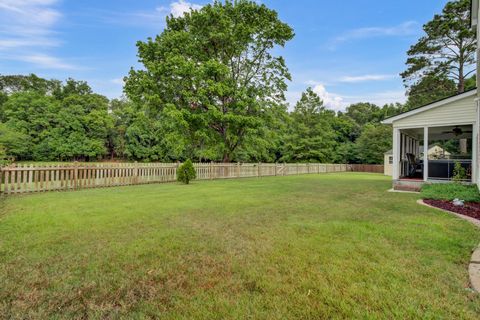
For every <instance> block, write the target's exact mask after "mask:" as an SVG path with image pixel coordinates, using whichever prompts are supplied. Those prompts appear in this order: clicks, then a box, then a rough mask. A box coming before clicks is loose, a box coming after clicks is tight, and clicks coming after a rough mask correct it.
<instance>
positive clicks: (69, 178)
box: [0, 163, 376, 195]
mask: <svg viewBox="0 0 480 320" xmlns="http://www.w3.org/2000/svg"><path fill="white" fill-rule="evenodd" d="M178 166H179V164H178V163H95V164H92V163H64V164H55V165H39V164H30V165H26V164H13V165H10V166H7V167H3V168H0V194H3V195H9V194H20V193H29V192H45V191H55V190H57V191H61V190H79V189H88V188H98V187H111V186H125V185H135V184H146V183H163V182H174V181H176V173H177V168H178ZM194 166H195V169H196V171H197V179H199V180H210V179H231V178H246V177H266V176H288V175H298V174H312V173H315V174H318V173H330V172H345V171H357V170H355V168H354V167H352V165H346V164H320V163H304V164H302V163H290V164H287V163H195V164H194ZM362 168H363V169H362V171H363V172H365V171H367V170H366V169H365V168H366V167H362ZM372 170H375V171H370V172H376V168H374V169H372Z"/></svg>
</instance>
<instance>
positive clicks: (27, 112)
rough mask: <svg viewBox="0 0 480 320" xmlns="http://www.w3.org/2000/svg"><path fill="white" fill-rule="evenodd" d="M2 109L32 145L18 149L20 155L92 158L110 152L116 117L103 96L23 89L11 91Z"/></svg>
mask: <svg viewBox="0 0 480 320" xmlns="http://www.w3.org/2000/svg"><path fill="white" fill-rule="evenodd" d="M59 90H61V91H63V89H62V88H60V89H59ZM2 109H3V117H4V120H5V122H6V124H7V125H8V127H9V128H10V129H12V130H14V131H15V132H17V133H18V134H23V135H24V136H25V137H26V141H28V142H29V143H30V146H31V147H30V148H29V150H28V154H21V153H20V152H14V154H13V155H14V156H16V157H17V158H18V159H33V160H73V159H79V160H89V159H98V158H100V157H103V156H104V155H105V154H106V153H107V149H106V139H107V137H108V132H109V130H110V129H111V127H112V126H113V121H112V119H111V117H110V116H109V114H108V99H107V98H105V97H103V96H100V95H97V94H92V93H88V92H85V91H82V90H79V91H78V92H73V91H70V92H69V94H68V95H67V94H65V95H60V96H56V95H51V94H45V93H44V92H42V91H35V90H30V91H20V92H15V93H13V94H10V95H9V96H8V100H7V101H6V102H5V103H4V104H3V105H2ZM9 149H10V148H9V147H8V146H7V151H9Z"/></svg>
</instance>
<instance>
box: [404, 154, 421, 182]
mask: <svg viewBox="0 0 480 320" xmlns="http://www.w3.org/2000/svg"><path fill="white" fill-rule="evenodd" d="M406 156H407V161H408V173H407V176H408V177H409V178H412V177H415V176H416V175H417V173H420V174H421V173H422V172H423V164H421V163H420V162H419V161H418V160H417V158H416V157H415V155H414V154H413V153H407V154H406Z"/></svg>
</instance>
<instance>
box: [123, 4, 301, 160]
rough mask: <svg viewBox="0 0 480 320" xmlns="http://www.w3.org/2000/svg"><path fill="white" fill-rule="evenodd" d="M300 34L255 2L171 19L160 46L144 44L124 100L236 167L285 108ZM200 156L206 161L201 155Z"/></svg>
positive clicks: (208, 7)
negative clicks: (172, 121)
mask: <svg viewBox="0 0 480 320" xmlns="http://www.w3.org/2000/svg"><path fill="white" fill-rule="evenodd" d="M292 37H293V30H292V28H291V27H290V26H288V25H287V24H286V23H283V22H282V21H280V20H279V18H278V15H277V13H276V12H275V11H273V10H271V9H268V8H267V7H266V6H265V5H263V4H258V3H256V2H254V1H235V2H231V1H225V2H224V3H222V2H220V1H215V2H214V3H213V4H208V5H206V6H204V7H202V8H201V9H199V10H193V11H191V12H189V13H186V14H185V15H183V16H181V17H173V16H170V17H169V18H167V25H166V28H165V30H164V31H163V32H162V33H161V34H160V35H158V36H157V37H156V38H155V39H148V40H147V41H146V42H141V41H140V42H138V43H137V46H138V55H139V58H140V62H141V63H142V64H143V66H144V67H145V70H131V71H130V74H129V76H128V77H127V78H126V86H125V92H126V93H127V96H128V97H129V98H130V99H131V100H132V101H134V102H137V103H141V104H144V105H147V106H148V107H150V108H151V109H153V110H155V111H159V112H160V113H161V114H163V113H170V114H171V115H172V116H174V117H176V118H177V121H179V122H180V123H181V122H183V121H184V122H185V123H188V125H187V127H185V126H184V127H183V128H181V129H182V130H184V131H187V132H189V136H188V141H186V142H187V143H188V146H187V148H192V149H193V148H195V147H196V148H199V147H200V146H201V147H200V149H199V150H201V153H202V155H204V156H208V157H212V156H214V158H217V156H216V154H217V153H218V154H219V155H220V159H221V160H223V161H231V160H232V157H233V156H234V152H235V151H236V150H238V149H239V148H240V147H241V146H242V145H244V144H245V143H247V142H248V141H249V136H250V135H255V134H257V131H258V129H259V128H260V127H261V126H262V125H263V122H262V115H263V114H264V113H265V112H266V110H267V109H269V108H272V107H273V106H274V105H275V104H281V103H283V101H284V91H285V90H286V83H285V81H286V80H287V79H290V74H289V73H288V70H287V67H286V64H285V61H284V59H283V58H282V57H281V56H275V55H274V54H273V49H274V48H275V47H276V46H284V45H285V43H286V42H287V41H288V40H290V39H291V38H292ZM200 156H201V155H200Z"/></svg>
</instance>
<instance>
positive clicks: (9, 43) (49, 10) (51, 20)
mask: <svg viewBox="0 0 480 320" xmlns="http://www.w3.org/2000/svg"><path fill="white" fill-rule="evenodd" d="M57 3H58V0H0V51H1V52H2V53H3V56H4V57H6V58H7V59H9V60H17V61H24V62H28V63H31V64H34V65H36V66H39V67H41V68H44V67H48V68H55V69H72V68H74V66H72V65H70V64H68V63H66V62H63V61H62V60H61V59H60V58H56V57H54V56H52V55H49V54H46V53H42V51H43V50H45V49H46V48H50V47H55V46H59V45H60V44H61V41H60V40H59V39H58V38H57V35H58V34H57V32H55V30H54V27H55V25H56V24H57V23H58V22H59V21H60V19H61V18H62V14H61V13H60V11H58V10H57V9H55V5H56V4H57Z"/></svg>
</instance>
